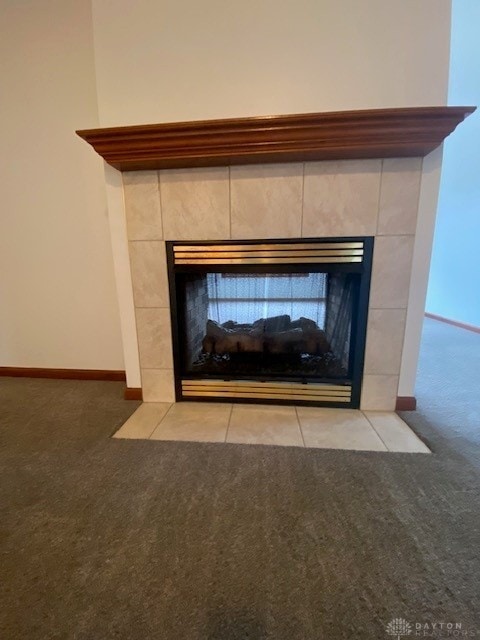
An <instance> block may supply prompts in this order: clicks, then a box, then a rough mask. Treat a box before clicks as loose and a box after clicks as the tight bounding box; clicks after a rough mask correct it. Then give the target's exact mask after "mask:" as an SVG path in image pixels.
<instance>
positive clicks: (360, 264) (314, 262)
mask: <svg viewBox="0 0 480 640" xmlns="http://www.w3.org/2000/svg"><path fill="white" fill-rule="evenodd" d="M170 244H171V245H172V246H170V247H169V255H170V284H171V293H172V309H173V310H174V312H173V315H172V319H174V322H175V331H174V337H175V341H174V342H175V349H174V353H175V371H176V377H177V380H178V381H179V382H180V385H181V386H180V385H179V386H178V389H179V394H180V395H181V396H182V397H185V395H188V394H186V393H185V391H186V388H185V387H189V388H188V391H192V389H193V391H195V390H198V389H200V387H201V386H202V385H200V383H199V382H197V381H200V380H203V381H206V382H205V383H202V384H203V386H205V384H206V383H207V382H208V384H209V385H210V386H209V387H208V389H210V390H212V389H213V390H214V391H215V393H218V389H219V388H220V387H222V385H228V387H229V388H228V391H229V392H230V395H228V394H227V396H226V397H230V398H236V397H237V395H233V394H240V396H239V397H240V398H245V397H246V396H244V395H241V394H242V393H244V392H243V391H242V390H243V388H244V387H245V385H247V387H248V385H252V384H256V382H255V381H257V382H258V383H261V384H263V385H264V386H263V387H262V390H264V389H265V388H267V387H268V388H271V389H273V386H272V384H270V385H268V384H267V387H265V383H273V382H277V383H280V384H281V383H284V384H287V383H289V384H290V385H292V384H293V387H292V386H290V387H289V388H290V389H293V391H294V392H295V393H294V395H296V396H298V397H297V398H294V400H298V399H300V400H302V399H305V397H304V395H302V394H305V393H306V392H307V389H306V388H305V389H304V388H303V386H301V385H307V384H317V386H318V385H319V384H323V385H325V387H324V388H325V390H328V392H329V394H330V396H328V397H329V400H328V401H327V402H328V403H333V404H338V403H339V402H345V401H346V400H348V402H349V403H351V401H352V393H351V389H352V381H353V379H354V378H355V375H356V374H355V371H356V369H358V364H359V360H358V358H359V356H358V354H359V353H360V354H361V355H362V351H361V350H360V351H359V350H358V348H357V347H358V339H359V337H360V338H361V334H362V330H361V326H360V325H362V323H361V322H360V325H359V320H362V318H361V315H362V309H361V304H360V298H361V295H360V294H361V290H362V276H363V274H364V266H365V265H364V243H363V242H362V243H359V242H357V243H350V246H351V245H352V244H353V245H358V247H359V248H353V249H352V248H349V249H341V248H338V247H339V246H343V245H344V244H345V243H342V245H339V244H336V243H335V242H333V243H332V242H330V243H326V242H323V243H322V242H320V241H316V243H315V244H313V241H311V242H305V241H304V242H302V244H301V245H300V244H292V243H281V244H279V245H277V244H276V245H264V244H261V245H260V244H259V245H254V244H248V245H240V247H239V245H230V244H227V245H220V247H218V245H216V246H215V247H216V248H211V246H210V245H200V246H199V248H198V249H197V245H189V246H184V245H182V244H181V243H170ZM273 246H275V247H281V249H278V248H276V249H271V248H270V247H273ZM245 247H247V248H246V249H245ZM295 247H297V248H295ZM299 247H301V248H300V249H299ZM319 247H321V249H319ZM329 247H330V248H329ZM331 247H333V249H331ZM201 249H203V251H201ZM264 254H268V255H264ZM319 256H320V257H319ZM364 306H365V305H364ZM365 309H366V306H365ZM365 323H366V318H363V325H365ZM359 328H360V332H359ZM363 334H364V330H363ZM363 342H364V335H363ZM362 348H363V347H362ZM360 360H362V357H360ZM360 366H361V363H360ZM357 377H358V376H357ZM215 381H217V382H215ZM242 381H243V382H242ZM212 384H213V385H214V386H213V387H212V386H211V385H212ZM233 384H234V385H235V388H234V389H233V390H232V385H233ZM342 385H343V386H342ZM222 388H223V387H222ZM245 388H246V387H245ZM279 388H280V390H285V388H286V387H285V386H284V387H279ZM315 388H316V387H315ZM309 389H310V388H309ZM312 389H313V387H312ZM338 389H339V390H338ZM346 389H348V392H347V391H346ZM293 391H292V393H293ZM255 393H257V390H256V389H255ZM272 393H273V392H272ZM212 394H213V392H212ZM332 394H334V395H333V396H332ZM337 394H338V395H337ZM223 395H225V394H223ZM250 395H251V394H250ZM209 397H210V398H211V397H212V395H210V396H209ZM262 398H263V396H262ZM332 398H333V399H332ZM316 399H317V400H318V398H316ZM350 406H351V405H350Z"/></svg>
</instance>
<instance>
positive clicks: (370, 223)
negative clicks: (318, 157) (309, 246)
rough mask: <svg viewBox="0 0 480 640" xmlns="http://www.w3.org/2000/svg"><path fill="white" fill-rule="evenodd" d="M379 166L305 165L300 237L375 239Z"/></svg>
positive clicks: (359, 163)
mask: <svg viewBox="0 0 480 640" xmlns="http://www.w3.org/2000/svg"><path fill="white" fill-rule="evenodd" d="M381 162H382V161H381V160H339V161H333V162H310V163H307V164H306V165H305V184H304V194H303V227H302V236H303V237H304V238H305V237H319V236H325V237H331V236H349V235H353V236H356V235H360V236H364V235H366V236H368V235H375V232H376V228H377V213H378V198H379V190H380V175H381Z"/></svg>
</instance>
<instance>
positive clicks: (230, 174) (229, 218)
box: [228, 166, 232, 240]
mask: <svg viewBox="0 0 480 640" xmlns="http://www.w3.org/2000/svg"><path fill="white" fill-rule="evenodd" d="M228 239H229V240H231V239H232V171H231V167H230V166H229V167H228Z"/></svg>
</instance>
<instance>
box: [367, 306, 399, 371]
mask: <svg viewBox="0 0 480 640" xmlns="http://www.w3.org/2000/svg"><path fill="white" fill-rule="evenodd" d="M405 317H406V311H405V309H370V311H369V313H368V325H367V346H366V350H365V373H376V374H379V373H389V374H395V375H398V374H399V373H400V363H401V359H402V348H403V336H404V332H405Z"/></svg>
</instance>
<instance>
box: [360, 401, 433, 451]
mask: <svg viewBox="0 0 480 640" xmlns="http://www.w3.org/2000/svg"><path fill="white" fill-rule="evenodd" d="M365 415H366V416H367V418H368V419H369V421H370V422H371V424H372V425H373V427H374V429H375V431H376V432H377V433H378V435H379V436H380V437H381V439H382V440H383V442H384V443H385V444H386V446H387V448H388V450H389V451H407V452H411V453H430V449H429V448H428V447H427V446H426V445H425V444H424V443H423V442H422V441H421V440H420V438H419V437H418V436H417V435H416V434H415V433H414V432H413V431H412V430H411V429H410V427H409V426H408V425H407V424H406V423H405V422H404V421H403V420H402V419H401V418H400V416H397V414H396V413H389V412H388V413H387V412H372V411H366V412H365Z"/></svg>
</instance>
